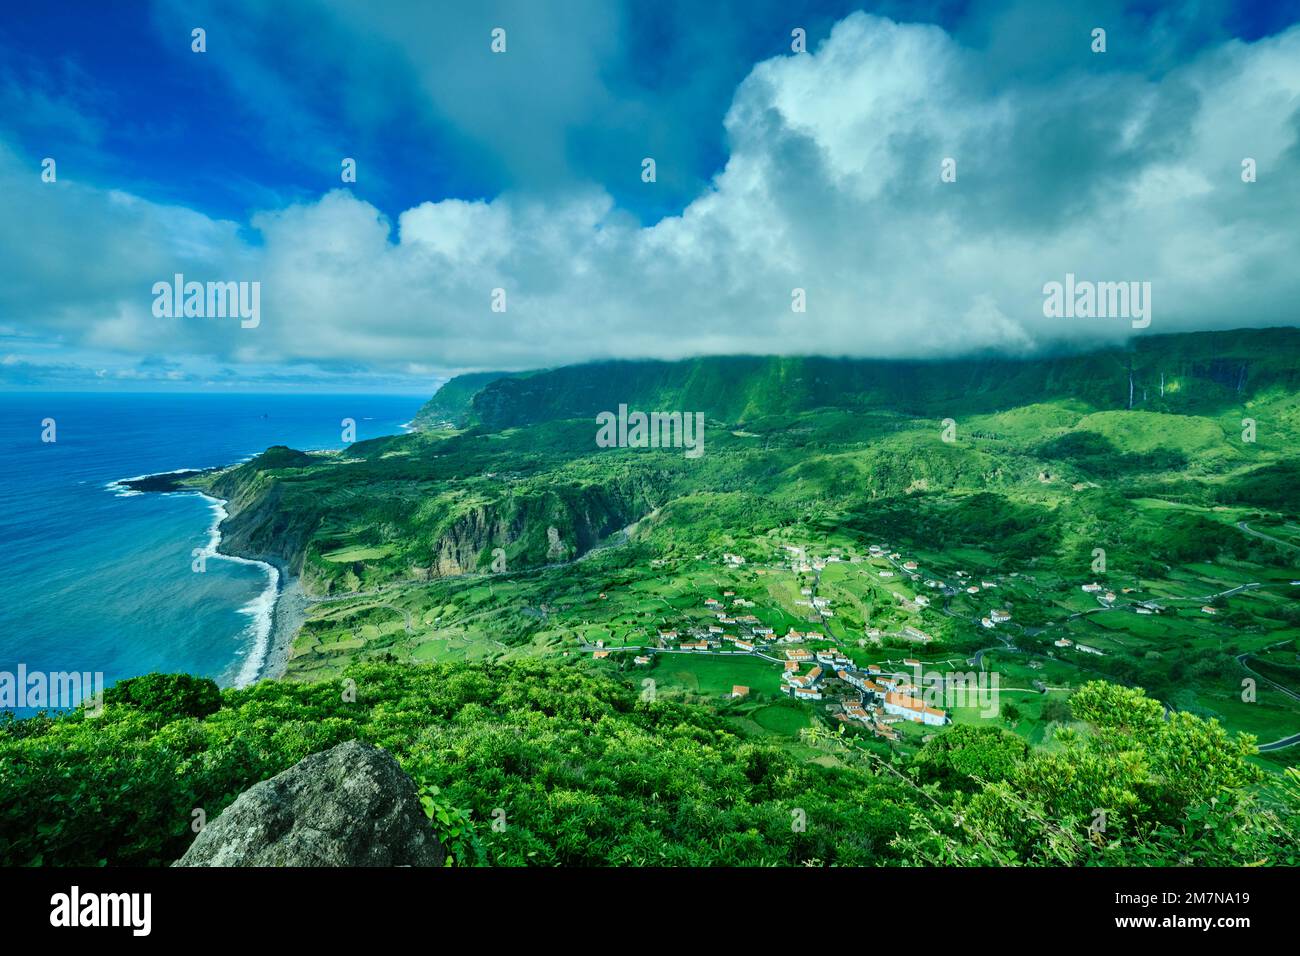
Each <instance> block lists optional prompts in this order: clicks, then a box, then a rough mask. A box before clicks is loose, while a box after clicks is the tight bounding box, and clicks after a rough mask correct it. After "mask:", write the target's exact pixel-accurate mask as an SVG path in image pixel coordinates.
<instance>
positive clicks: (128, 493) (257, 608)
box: [105, 468, 301, 687]
mask: <svg viewBox="0 0 1300 956" xmlns="http://www.w3.org/2000/svg"><path fill="white" fill-rule="evenodd" d="M211 470H213V469H197V468H177V469H175V470H173V471H165V472H156V473H154V474H148V475H136V476H134V477H132V478H119V479H117V480H116V481H111V482H109V483H108V484H107V485H105V488H106V489H107V490H109V491H112V492H113V493H114V494H115V495H117V496H118V497H120V498H126V497H133V496H135V495H141V494H145V493H146V492H155V493H160V494H164V495H172V494H182V495H197V496H198V497H200V498H202V499H203V500H204V501H206V502H207V503H208V506H209V508H210V509H211V512H212V523H211V524H210V525H209V526H208V541H207V544H206V545H205V546H204V547H203V548H202V549H201V550H200V551H199V552H198V553H197V554H196V555H195V558H196V559H198V560H207V559H212V558H218V559H220V560H223V561H229V562H231V563H232V564H247V565H253V566H256V567H259V568H261V569H262V571H263V573H264V574H265V575H266V586H265V587H264V588H263V589H262V591H261V593H259V594H258V595H257V597H255V598H253V599H252V600H251V601H249V602H248V603H246V604H244V605H243V606H242V607H240V608H238V611H239V613H240V614H244V615H246V616H248V617H249V618H250V619H251V620H250V621H249V624H248V625H247V630H248V632H249V634H250V637H251V643H250V644H249V646H248V649H247V652H246V653H244V654H243V660H242V662H241V663H240V664H239V670H238V671H237V672H236V674H235V676H234V678H233V680H232V682H231V683H232V686H234V687H247V686H248V685H249V684H252V683H254V682H256V681H258V680H260V679H261V678H263V677H274V676H276V675H275V674H274V673H272V670H273V669H274V668H275V667H280V668H282V667H283V665H284V660H285V659H286V658H287V652H288V647H287V643H288V642H291V641H292V640H293V631H295V630H297V627H296V624H298V623H301V620H300V615H295V614H291V613H285V614H281V615H277V614H276V611H277V606H278V605H279V604H280V598H281V596H282V595H283V594H284V593H285V591H286V590H287V589H288V588H289V587H292V586H293V585H294V584H295V583H296V582H293V581H292V580H290V581H288V582H286V581H285V579H286V578H291V575H289V572H288V569H287V568H286V569H284V570H283V572H282V570H281V569H280V568H278V567H277V566H276V565H274V564H272V563H271V562H269V561H263V560H261V559H258V558H251V557H246V556H244V555H239V554H230V553H227V552H223V551H222V550H221V540H222V538H221V523H222V522H223V521H225V520H226V518H227V517H229V514H230V513H229V512H228V511H227V510H226V501H225V500H224V499H222V498H218V497H215V496H213V495H210V494H208V493H206V492H203V491H199V490H198V489H196V488H187V487H185V486H183V485H181V484H180V482H181V481H182V480H183V479H185V478H189V477H192V476H195V475H199V474H203V473H204V472H205V471H211ZM282 585H284V586H282ZM286 610H288V609H286ZM295 618H298V620H297V621H296V622H295V620H294V619H295ZM277 623H280V624H282V628H281V629H280V630H281V633H277V628H276V624H277ZM281 644H285V645H286V646H284V647H280V645H281Z"/></svg>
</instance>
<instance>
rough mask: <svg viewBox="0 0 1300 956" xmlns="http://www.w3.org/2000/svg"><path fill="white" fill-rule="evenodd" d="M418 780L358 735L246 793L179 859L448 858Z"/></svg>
mask: <svg viewBox="0 0 1300 956" xmlns="http://www.w3.org/2000/svg"><path fill="white" fill-rule="evenodd" d="M444 856H445V854H444V853H443V849H442V845H441V844H440V843H439V841H438V838H437V836H435V835H434V832H433V829H432V828H431V827H430V825H429V820H428V818H427V817H426V816H425V814H424V810H423V809H422V808H421V806H420V800H419V797H418V795H417V793H416V788H415V783H414V781H412V780H411V778H410V777H408V776H407V775H406V773H404V772H403V771H402V768H401V767H399V766H398V764H397V761H396V760H394V759H393V757H392V755H391V754H389V753H388V752H387V751H384V750H381V749H379V748H378V747H374V746H371V745H370V744H366V743H362V742H360V741H357V740H352V741H348V742H347V743H343V744H339V745H338V746H336V747H333V748H332V749H330V750H326V751H322V752H321V753H318V754H312V755H311V756H309V757H305V758H304V759H302V760H300V761H299V762H298V763H296V764H294V765H293V766H292V767H290V768H289V769H288V770H286V771H284V772H283V773H281V774H278V775H277V776H274V777H272V778H271V779H270V780H264V781H262V782H261V783H258V784H255V785H254V786H252V787H250V788H249V789H248V790H246V791H244V792H243V793H242V794H240V795H239V796H238V797H237V798H236V799H235V802H234V803H232V804H231V805H230V806H228V807H227V808H226V809H225V811H223V812H222V814H221V815H220V816H219V817H217V819H216V820H214V821H213V822H212V823H210V824H209V825H208V826H206V827H204V829H203V830H202V832H200V833H199V835H198V837H197V838H196V839H195V841H194V842H193V843H192V844H191V845H190V848H189V849H188V850H187V851H186V852H185V855H184V856H183V857H181V858H180V859H179V860H178V861H176V863H174V864H173V866H441V865H442V862H443V859H444Z"/></svg>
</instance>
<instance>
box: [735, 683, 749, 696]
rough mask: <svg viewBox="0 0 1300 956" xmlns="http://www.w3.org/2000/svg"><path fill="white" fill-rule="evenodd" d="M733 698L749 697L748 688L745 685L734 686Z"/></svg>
mask: <svg viewBox="0 0 1300 956" xmlns="http://www.w3.org/2000/svg"><path fill="white" fill-rule="evenodd" d="M731 696H732V697H748V696H749V688H748V687H746V686H745V685H744V684H735V685H733V686H732V688H731Z"/></svg>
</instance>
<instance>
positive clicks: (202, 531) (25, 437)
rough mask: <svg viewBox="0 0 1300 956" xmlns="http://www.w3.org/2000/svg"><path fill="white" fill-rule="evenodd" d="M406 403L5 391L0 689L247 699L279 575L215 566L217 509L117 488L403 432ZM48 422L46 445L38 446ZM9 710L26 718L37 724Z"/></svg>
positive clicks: (411, 410)
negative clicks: (96, 688)
mask: <svg viewBox="0 0 1300 956" xmlns="http://www.w3.org/2000/svg"><path fill="white" fill-rule="evenodd" d="M422 402H423V399H422V398H420V397H417V396H407V395H397V396H394V395H312V394H307V395H230V394H227V395H217V394H185V395H166V394H137V395H124V394H115V395H100V394H86V393H67V394H54V393H0V476H3V478H2V479H0V675H2V674H5V673H8V674H15V673H17V671H18V668H19V665H25V668H26V671H27V673H29V674H30V673H33V672H78V673H95V672H102V673H103V675H104V682H105V684H106V685H111V684H112V683H113V682H115V681H117V680H120V679H122V678H124V677H131V676H135V675H138V674H144V673H148V672H150V671H184V672H187V673H192V674H199V675H203V676H206V677H211V678H213V679H215V680H216V681H217V682H218V683H219V684H221V685H222V686H223V687H226V686H242V685H243V684H245V683H247V682H248V681H249V680H251V679H254V678H255V677H256V676H257V672H258V670H259V668H260V664H261V660H262V656H263V655H265V653H266V650H267V642H268V640H269V636H270V627H271V610H272V607H273V604H274V587H273V582H274V579H275V571H274V569H272V568H269V567H268V566H266V565H263V564H259V563H256V562H249V561H244V560H240V559H227V558H224V557H219V556H218V557H209V558H208V559H207V561H206V562H205V564H206V570H205V572H204V573H202V574H198V573H195V572H194V571H193V570H192V569H191V562H192V561H193V560H194V552H195V549H200V550H201V551H205V550H209V549H210V548H211V545H212V544H213V542H214V537H215V524H216V520H217V519H218V517H219V516H220V507H219V505H218V504H217V503H216V502H215V501H213V500H211V499H206V498H204V497H202V496H199V495H196V494H169V495H160V494H148V493H143V494H142V493H137V492H129V491H122V490H121V489H120V488H114V486H113V482H115V481H117V480H120V479H122V478H130V477H136V476H140V475H146V474H155V473H158V472H164V471H174V470H178V469H186V468H207V467H211V466H214V465H226V464H231V463H234V462H237V461H241V460H245V459H247V458H249V457H251V456H253V455H255V454H257V453H259V452H261V451H263V450H264V449H266V448H267V447H268V446H270V445H288V446H290V447H292V448H298V449H302V450H307V449H322V448H340V447H342V445H343V441H342V427H341V425H340V422H341V421H342V420H343V419H344V418H351V419H353V420H354V421H355V422H356V438H357V440H363V439H366V438H376V437H378V436H381V435H391V434H397V433H399V432H401V431H402V425H403V424H404V423H406V422H408V421H410V420H411V419H412V418H413V417H414V416H415V413H416V411H417V410H418V409H419V407H420V405H421V404H422ZM46 419H53V420H54V429H55V432H54V437H55V441H53V442H44V441H42V434H43V433H44V432H47V428H46V427H45V425H44V424H43V423H44V421H45V420H46ZM31 712H32V711H31V709H30V708H26V709H19V710H18V713H19V714H20V715H26V714H29V713H31Z"/></svg>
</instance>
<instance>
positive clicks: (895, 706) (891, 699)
mask: <svg viewBox="0 0 1300 956" xmlns="http://www.w3.org/2000/svg"><path fill="white" fill-rule="evenodd" d="M885 713H887V714H895V715H897V716H899V717H905V718H907V719H908V720H915V721H919V722H920V723H923V724H926V725H927V726H931V727H940V726H942V725H944V724H946V723H947V722H948V715H947V714H946V713H945V712H944V711H942V710H936V709H935V708H933V707H927V706H926V705H925V704H924V703H922V702H921V701H920V700H919V699H918V698H916V697H910V696H907V695H905V694H898V693H893V692H891V693H888V694H886V695H885Z"/></svg>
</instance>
